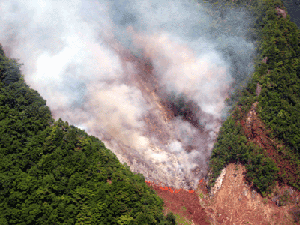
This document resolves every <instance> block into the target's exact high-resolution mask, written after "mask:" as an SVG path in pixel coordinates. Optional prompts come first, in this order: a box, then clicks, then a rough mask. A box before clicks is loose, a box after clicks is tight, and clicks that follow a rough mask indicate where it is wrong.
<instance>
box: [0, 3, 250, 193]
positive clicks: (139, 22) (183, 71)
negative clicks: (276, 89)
mask: <svg viewBox="0 0 300 225" xmlns="http://www.w3.org/2000/svg"><path fill="white" fill-rule="evenodd" d="M0 22H1V27H0V32H1V35H0V43H1V44H2V46H3V48H4V50H5V52H6V54H7V55H8V56H9V57H13V58H18V59H20V62H21V63H23V64H24V66H23V67H22V72H23V74H24V75H25V81H26V82H27V84H29V85H30V86H31V87H32V88H34V89H36V90H37V91H38V92H39V93H40V94H41V95H42V96H43V98H44V99H46V100H47V105H48V106H49V107H50V109H51V112H52V114H53V116H54V118H55V119H58V118H62V119H63V120H66V121H68V122H69V123H70V124H73V125H75V126H78V127H80V128H82V129H85V130H86V131H87V132H88V133H89V134H91V135H94V136H97V137H99V138H100V139H101V140H102V141H103V142H104V143H105V144H106V146H107V147H108V148H110V149H111V150H112V151H113V152H114V153H115V154H116V156H117V157H118V158H119V160H120V161H121V162H122V163H125V162H126V163H127V164H128V165H129V166H130V167H131V170H132V171H134V172H139V173H142V174H143V175H144V176H145V178H146V180H149V181H154V182H156V183H159V182H161V183H163V184H164V185H168V186H173V187H175V188H186V189H188V188H195V187H196V185H197V183H198V181H199V179H201V178H202V177H203V176H204V175H205V174H206V173H207V170H208V159H209V156H210V154H211V151H212V148H213V144H214V141H215V139H216V136H217V133H218V131H219V128H220V126H221V123H222V120H223V119H224V118H226V116H227V111H226V105H225V102H224V101H225V99H226V98H227V97H228V96H229V94H230V93H231V92H232V91H233V90H234V89H236V88H237V87H239V86H240V85H241V84H244V83H245V82H247V80H248V78H249V76H250V75H251V73H252V72H253V70H254V68H253V58H254V56H255V42H254V41H253V40H250V39H249V38H247V37H248V33H249V32H248V29H249V28H250V27H251V24H252V23H253V18H252V17H251V14H250V13H249V12H248V11H246V10H244V9H233V8H232V9H230V8H223V9H222V10H214V9H213V8H212V7H211V6H210V5H209V4H208V3H202V2H200V3H196V2H195V1H190V0H173V1H171V0H165V1H161V0H126V1H123V0H116V1H113V0H95V1H92V0H73V1H61V0H59V1H58V0H29V1H22V0H2V1H1V2H0Z"/></svg>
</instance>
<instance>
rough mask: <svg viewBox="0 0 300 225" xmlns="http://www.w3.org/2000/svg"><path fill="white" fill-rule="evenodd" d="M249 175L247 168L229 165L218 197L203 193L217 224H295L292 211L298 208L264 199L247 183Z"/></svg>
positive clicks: (205, 205) (198, 191)
mask: <svg viewBox="0 0 300 225" xmlns="http://www.w3.org/2000/svg"><path fill="white" fill-rule="evenodd" d="M245 172H246V169H245V167H244V166H242V165H236V164H229V165H228V166H227V167H226V174H225V177H224V179H223V183H222V186H221V188H220V189H219V190H218V191H217V192H216V194H215V195H213V196H212V197H211V198H209V196H208V195H207V194H206V195H205V194H202V196H203V198H200V202H201V204H202V206H203V207H204V208H205V211H206V213H207V215H208V216H209V217H210V218H212V221H213V224H236V225H237V224H286V225H288V224H294V223H293V218H292V215H291V214H290V213H289V211H290V210H292V209H294V208H295V205H294V204H287V205H286V206H281V207H278V206H277V205H276V204H275V203H274V202H273V201H272V200H271V198H262V196H261V195H259V194H258V193H257V192H256V191H255V190H254V189H252V188H251V187H250V186H248V185H247V182H245V181H246V180H245V175H244V174H245ZM196 192H197V193H198V194H200V193H203V189H202V188H199V190H197V191H196Z"/></svg>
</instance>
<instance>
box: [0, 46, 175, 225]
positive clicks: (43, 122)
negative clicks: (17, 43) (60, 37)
mask: <svg viewBox="0 0 300 225" xmlns="http://www.w3.org/2000/svg"><path fill="white" fill-rule="evenodd" d="M20 66H21V65H20V64H19V63H18V62H17V60H15V59H9V58H7V57H6V56H5V54H4V51H3V49H2V47H1V48H0V72H1V73H0V80H1V82H0V157H1V163H0V224H1V225H5V224H43V225H44V224H78V225H79V224H103V225H104V224H105V225H106V224H139V225H140V224H166V225H167V224H176V223H175V216H174V215H173V214H172V213H169V214H168V215H166V216H164V215H163V212H162V210H163V200H162V199H161V198H159V197H158V196H157V195H156V193H155V192H154V190H152V189H150V188H149V187H148V186H147V185H146V183H145V178H144V176H143V175H141V174H134V173H132V172H131V171H130V170H129V167H128V166H126V165H122V164H121V163H120V162H119V161H118V159H117V157H116V156H115V155H114V154H113V153H112V152H111V151H110V150H108V149H107V148H106V147H105V145H104V144H103V143H102V142H101V141H100V140H99V139H98V138H96V137H94V136H89V135H88V134H87V133H85V132H84V131H83V130H80V129H79V128H77V127H74V126H72V125H69V124H68V122H64V121H62V120H61V119H59V120H58V121H55V120H54V119H53V118H52V115H51V112H50V110H49V108H48V107H47V106H46V101H45V100H43V98H42V97H41V96H40V95H39V93H37V92H36V91H35V90H33V89H31V88H30V87H29V86H28V85H27V84H26V83H25V82H24V78H23V76H22V75H21V72H20Z"/></svg>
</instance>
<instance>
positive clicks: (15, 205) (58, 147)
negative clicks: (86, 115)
mask: <svg viewBox="0 0 300 225" xmlns="http://www.w3.org/2000/svg"><path fill="white" fill-rule="evenodd" d="M209 2H211V3H215V5H216V7H220V6H221V5H222V4H227V3H228V4H231V5H232V6H233V7H241V6H246V5H247V7H251V9H252V10H253V13H255V15H256V21H255V26H254V27H253V30H252V31H251V37H252V38H256V40H257V43H258V49H257V50H258V51H259V54H258V57H257V59H256V60H255V72H254V74H253V76H252V77H251V79H250V80H249V82H248V83H247V84H246V85H245V86H244V87H241V88H240V89H237V91H236V92H234V93H233V94H232V96H231V97H230V98H228V99H227V104H228V106H229V107H230V108H231V110H230V116H228V118H227V119H226V120H225V121H224V123H223V125H222V127H221V129H220V132H219V135H218V138H217V141H216V143H215V145H214V149H213V152H212V155H211V158H210V163H209V167H210V173H209V176H208V179H209V184H208V188H211V187H212V186H213V184H214V182H215V180H216V178H217V177H218V176H219V174H220V172H221V170H222V169H223V168H224V167H225V166H226V165H227V164H228V163H230V162H235V163H241V164H243V165H245V166H246V169H247V175H246V176H247V179H248V181H249V182H251V183H252V184H253V185H254V186H255V187H256V188H257V189H258V191H259V192H260V193H261V194H262V195H266V194H268V193H270V192H272V188H273V187H274V185H275V182H276V181H278V182H281V183H285V184H288V185H290V186H292V187H294V188H296V189H298V190H300V158H299V154H300V148H299V146H300V129H299V127H300V95H299V93H300V66H299V55H300V46H299V43H300V42H299V38H300V33H299V29H298V28H297V26H296V25H295V24H294V23H292V22H290V20H289V15H288V14H287V16H286V18H284V17H283V16H282V15H279V16H278V12H277V11H276V7H280V8H284V7H283V4H282V2H281V1H280V0H275V1H271V0H262V1H259V0H255V1H253V0H252V1H250V2H249V1H235V2H234V3H232V1H227V3H226V1H222V2H221V3H220V2H218V1H214V0H211V1H209ZM21 66H22V65H21V64H20V63H19V62H18V60H17V59H10V58H8V57H6V56H5V54H4V51H3V49H2V47H1V46H0V157H1V161H0V224H3V225H8V224H176V222H175V217H174V215H173V214H172V213H169V214H168V215H166V216H164V214H163V204H164V203H163V200H162V199H161V198H159V197H158V196H157V195H156V193H155V192H154V191H153V190H152V189H150V188H149V187H148V186H147V185H146V184H145V178H144V176H143V175H141V174H134V173H132V172H131V171H130V169H129V167H128V166H126V164H125V165H123V164H121V163H120V162H119V161H118V159H117V157H116V156H115V155H114V154H113V153H112V152H111V151H110V150H109V149H107V148H106V147H105V145H104V144H103V142H102V141H101V140H99V139H98V138H96V137H94V136H90V135H88V134H87V133H86V132H85V131H83V130H81V129H79V128H77V127H74V126H72V125H69V124H68V122H66V121H62V120H61V119H59V120H57V121H55V120H54V119H53V118H52V115H51V112H50V110H49V108H48V107H47V105H46V101H45V100H44V99H43V98H42V97H41V96H40V95H39V93H38V92H37V91H35V90H33V89H31V88H30V87H29V86H28V85H27V84H26V83H25V81H24V76H23V75H22V74H21V72H20V67H21ZM258 89H261V90H260V91H257V90H258ZM258 92H259V93H258ZM254 103H258V104H257V105H256V112H257V115H258V118H259V119H260V120H261V121H262V122H263V123H264V125H265V126H266V128H265V130H266V132H267V135H266V136H267V138H268V140H270V141H269V142H270V143H271V144H270V145H272V146H271V147H272V149H275V150H276V152H274V151H273V152H270V151H267V150H266V149H265V148H263V147H262V146H260V145H259V144H257V143H256V142H254V141H250V140H252V139H254V138H253V137H252V136H251V135H250V136H249V133H247V132H246V129H245V123H246V122H245V121H246V120H247V118H246V117H247V113H248V112H249V110H250V109H251V108H252V107H253V105H254ZM271 147H270V148H271ZM279 163H282V164H280V165H279Z"/></svg>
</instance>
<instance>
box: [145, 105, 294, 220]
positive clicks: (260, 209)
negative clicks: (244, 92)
mask: <svg viewBox="0 0 300 225" xmlns="http://www.w3.org/2000/svg"><path fill="white" fill-rule="evenodd" d="M257 105H258V103H257V102H256V103H254V104H253V106H252V107H251V109H250V111H249V112H248V113H247V115H246V116H245V118H244V119H242V120H241V124H242V127H243V130H244V133H245V135H246V136H247V138H248V141H249V142H253V143H256V144H257V145H259V146H260V147H262V148H263V149H265V150H266V151H265V154H266V156H268V157H270V158H271V159H273V160H274V162H275V163H276V164H277V166H278V168H279V169H280V173H281V174H282V173H286V175H287V176H286V178H283V179H281V180H279V181H278V182H277V183H276V188H275V190H274V193H272V194H271V195H269V196H267V197H265V198H263V197H262V196H261V195H260V194H258V193H257V192H256V190H255V189H254V188H253V187H251V186H249V185H248V183H247V182H246V179H245V175H246V169H245V167H244V166H243V165H241V164H233V163H230V164H229V165H227V167H226V169H225V171H226V172H225V175H224V176H223V179H221V180H222V181H221V184H220V186H219V187H218V188H215V189H214V188H212V190H215V192H214V193H213V194H212V193H208V190H207V188H206V185H207V183H206V182H205V181H203V182H201V183H199V186H198V188H197V190H195V192H193V193H189V191H187V190H180V191H178V190H176V191H175V190H172V189H170V188H162V187H160V186H158V185H155V184H153V183H148V185H149V186H150V187H152V188H153V189H154V190H155V191H156V193H157V194H158V195H159V196H160V197H161V198H162V199H163V200H164V202H165V207H164V208H165V214H166V213H167V212H169V211H172V212H173V213H174V214H179V215H180V216H183V217H185V218H187V219H189V220H191V221H192V222H193V224H195V225H196V224H197V225H198V224H233V225H238V224H255V225H256V224H262V225H264V224H272V225H273V224H274V225H275V224H284V225H288V224H300V223H299V221H298V223H295V219H296V218H299V220H300V204H299V202H300V193H299V191H296V190H294V189H293V188H291V187H289V186H288V185H287V181H288V179H290V180H291V179H293V180H294V181H296V179H300V177H298V176H299V175H298V174H297V173H296V172H297V171H299V170H300V168H298V167H296V165H294V164H293V162H292V160H291V158H289V156H288V154H287V152H286V150H283V151H278V149H279V148H280V147H284V145H283V144H279V143H277V142H276V141H275V140H273V139H271V138H270V135H269V134H270V132H271V131H269V130H267V129H266V128H265V126H264V124H263V123H262V121H261V120H260V119H259V118H258V116H257V113H256V107H257ZM283 196H285V197H284V198H283ZM297 214H299V216H298V217H297V216H296V215H297Z"/></svg>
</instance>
